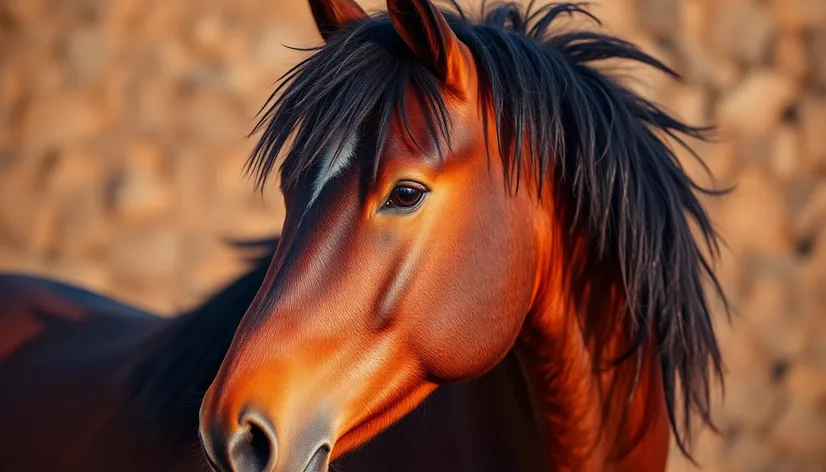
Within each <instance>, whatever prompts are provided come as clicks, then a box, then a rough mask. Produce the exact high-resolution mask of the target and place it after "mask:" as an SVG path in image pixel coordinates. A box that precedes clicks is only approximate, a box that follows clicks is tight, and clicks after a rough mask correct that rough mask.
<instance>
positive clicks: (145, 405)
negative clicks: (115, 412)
mask: <svg viewBox="0 0 826 472" xmlns="http://www.w3.org/2000/svg"><path fill="white" fill-rule="evenodd" d="M278 241H279V240H278V239H277V238H275V239H269V240H263V241H254V242H242V243H235V244H234V245H235V246H236V247H238V248H241V249H247V250H249V249H254V250H257V251H258V257H256V258H255V259H254V261H253V267H252V269H251V270H249V271H248V272H247V273H245V274H244V275H242V276H240V277H239V278H238V279H237V280H235V281H234V282H232V283H230V284H229V285H227V286H226V287H225V288H223V289H221V291H219V292H218V293H216V294H214V295H213V296H212V297H210V298H209V299H207V300H206V301H205V302H204V303H202V304H201V305H199V306H197V307H195V308H194V309H192V310H190V311H189V312H187V313H183V314H181V315H180V316H178V317H176V318H172V319H170V320H168V321H167V322H165V323H163V325H162V326H161V327H160V329H159V331H156V332H154V333H153V334H152V335H151V336H149V337H148V338H147V339H146V341H145V342H144V343H142V345H141V346H140V347H138V349H137V351H136V355H137V358H136V361H135V363H134V364H130V365H129V366H128V368H127V369H126V371H125V373H126V389H127V394H128V395H129V399H130V401H129V403H128V405H129V408H131V409H132V410H133V411H134V412H137V414H139V415H140V418H141V419H143V420H144V421H146V422H147V423H148V426H149V427H150V428H155V429H158V430H161V431H163V432H166V433H171V434H172V436H174V437H178V438H184V437H188V436H189V435H195V434H196V431H197V425H198V410H199V408H200V405H201V399H202V397H203V395H204V393H205V392H206V390H207V388H209V385H210V384H211V383H212V380H213V378H214V377H215V375H216V374H217V372H218V369H219V368H220V366H221V362H222V361H223V359H224V355H225V354H226V352H227V350H228V349H229V346H230V344H231V342H232V338H233V336H234V335H235V331H236V329H237V328H238V325H239V323H240V322H241V319H242V318H243V316H244V314H245V313H246V311H247V307H249V305H250V304H251V303H252V301H253V299H254V298H255V295H256V294H257V293H258V289H259V287H260V286H261V284H262V282H263V280H264V277H265V276H266V274H267V270H268V268H269V265H270V261H271V260H272V257H273V254H274V252H275V248H276V246H277V245H278ZM262 252H263V254H261V253H262Z"/></svg>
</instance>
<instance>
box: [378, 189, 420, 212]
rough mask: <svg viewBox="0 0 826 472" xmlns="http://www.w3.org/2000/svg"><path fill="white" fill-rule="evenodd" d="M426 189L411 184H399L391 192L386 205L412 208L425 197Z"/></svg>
mask: <svg viewBox="0 0 826 472" xmlns="http://www.w3.org/2000/svg"><path fill="white" fill-rule="evenodd" d="M424 194H425V191H424V190H423V189H420V188H416V187H412V186H410V185H397V186H396V187H394V188H393V191H392V192H390V198H388V199H387V203H385V204H384V206H385V207H389V208H401V209H410V208H413V207H415V206H416V205H418V204H419V202H421V201H422V199H423V198H424Z"/></svg>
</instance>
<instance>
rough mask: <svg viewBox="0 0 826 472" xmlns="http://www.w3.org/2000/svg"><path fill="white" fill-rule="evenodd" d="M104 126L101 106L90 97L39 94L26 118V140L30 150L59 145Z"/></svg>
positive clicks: (25, 143) (86, 135) (24, 133)
mask: <svg viewBox="0 0 826 472" xmlns="http://www.w3.org/2000/svg"><path fill="white" fill-rule="evenodd" d="M103 126H104V117H103V116H102V115H101V111H100V109H99V107H98V106H97V104H96V103H94V101H93V100H92V99H90V98H88V97H83V96H79V95H69V94H65V93H64V94H56V95H54V96H38V97H36V99H35V100H33V101H32V102H31V104H30V106H29V107H28V108H27V109H26V114H25V116H24V117H23V131H22V132H23V143H24V145H25V146H26V147H27V148H28V149H30V150H49V149H52V148H59V147H61V146H64V145H68V144H74V143H78V142H80V141H81V140H83V139H85V138H89V137H91V136H94V135H96V134H97V133H100V132H101V131H102V130H103Z"/></svg>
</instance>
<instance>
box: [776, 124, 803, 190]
mask: <svg viewBox="0 0 826 472" xmlns="http://www.w3.org/2000/svg"><path fill="white" fill-rule="evenodd" d="M800 154H801V150H800V134H799V133H798V132H797V129H795V127H793V126H791V125H782V126H780V128H778V130H777V133H776V135H775V137H774V145H773V147H772V155H771V168H772V171H774V175H776V176H777V177H778V178H780V179H782V180H785V181H788V180H790V179H791V178H793V177H794V176H795V175H796V173H797V171H798V168H799V166H800V161H801V155H800Z"/></svg>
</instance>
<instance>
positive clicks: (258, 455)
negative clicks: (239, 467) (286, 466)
mask: <svg viewBox="0 0 826 472" xmlns="http://www.w3.org/2000/svg"><path fill="white" fill-rule="evenodd" d="M250 435H251V436H252V438H251V439H250V447H251V448H252V454H253V456H255V459H256V461H258V463H259V464H261V469H260V470H264V469H263V468H264V467H266V465H267V463H268V462H269V461H270V456H271V455H272V448H273V447H274V445H273V444H272V443H271V442H270V438H269V437H268V436H267V433H265V432H264V430H263V429H261V428H260V427H259V426H258V425H256V424H255V423H250Z"/></svg>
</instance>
